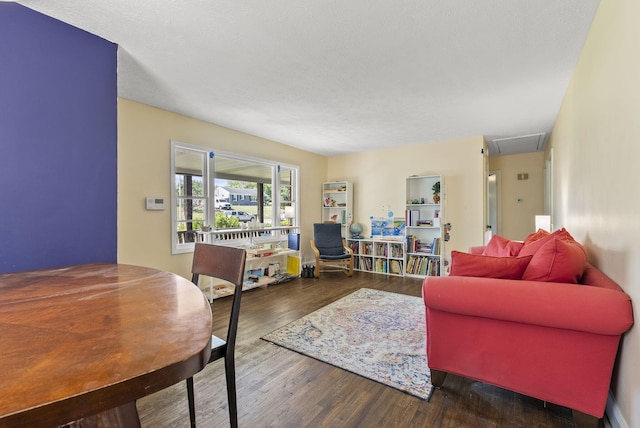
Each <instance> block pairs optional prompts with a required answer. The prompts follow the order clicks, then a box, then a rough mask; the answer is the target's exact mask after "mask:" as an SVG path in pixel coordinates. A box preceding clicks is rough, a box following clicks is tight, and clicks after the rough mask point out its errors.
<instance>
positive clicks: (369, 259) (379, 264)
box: [347, 238, 404, 276]
mask: <svg viewBox="0 0 640 428" xmlns="http://www.w3.org/2000/svg"><path fill="white" fill-rule="evenodd" d="M347 245H349V247H350V248H351V249H352V250H353V257H354V260H353V264H354V267H353V268H354V269H355V270H359V271H363V272H373V273H381V274H386V275H396V276H402V275H403V273H404V242H403V241H402V240H399V239H395V240H391V239H390V240H386V239H378V238H375V239H354V238H348V239H347Z"/></svg>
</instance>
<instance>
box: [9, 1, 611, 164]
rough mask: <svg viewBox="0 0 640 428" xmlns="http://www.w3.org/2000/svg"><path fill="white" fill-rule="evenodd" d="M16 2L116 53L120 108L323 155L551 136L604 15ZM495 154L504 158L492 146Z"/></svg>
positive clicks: (509, 8) (539, 8)
mask: <svg viewBox="0 0 640 428" xmlns="http://www.w3.org/2000/svg"><path fill="white" fill-rule="evenodd" d="M18 3H20V4H23V5H25V6H27V7H30V8H32V9H35V10H38V11H40V12H42V13H45V14H47V15H50V16H52V17H54V18H58V19H60V20H62V21H64V22H67V23H69V24H72V25H74V26H77V27H79V28H82V29H84V30H86V31H89V32H91V33H93V34H96V35H99V36H101V37H103V38H105V39H107V40H110V41H112V42H114V43H117V44H118V45H119V53H118V60H119V63H118V92H119V96H121V97H123V98H127V99H131V100H134V101H138V102H141V103H145V104H149V105H152V106H156V107H159V108H162V109H166V110H169V111H173V112H177V113H181V114H184V115H187V116H191V117H194V118H197V119H201V120H205V121H208V122H211V123H215V124H218V125H222V126H225V127H228V128H232V129H236V130H239V131H242V132H246V133H249V134H252V135H257V136H260V137H264V138H267V139H270V140H275V141H278V142H281V143H284V144H288V145H291V146H294V147H299V148H301V149H305V150H309V151H312V152H316V153H321V154H325V155H335V154H342V153H350V152H359V151H365V150H371V149H376V148H384V147H393V146H400V145H410V144H419V143H430V142H436V141H444V140H451V139H457V138H466V137H470V136H478V135H484V136H485V137H486V138H487V140H488V141H489V142H490V143H491V142H492V140H493V139H498V140H502V139H505V138H512V137H520V136H529V135H532V134H540V133H548V132H549V131H550V130H551V127H552V126H553V122H554V120H555V117H556V114H557V112H558V110H559V107H560V103H561V101H562V98H563V96H564V94H565V91H566V89H567V85H568V82H569V79H570V77H571V74H572V72H573V69H574V68H575V65H576V63H577V61H578V57H579V54H580V51H581V49H582V46H583V44H584V41H585V38H586V35H587V32H588V30H589V27H590V25H591V21H592V19H593V16H594V14H595V11H596V9H597V6H598V1H597V0H536V1H530V0H486V1H471V0H446V1H445V0H406V1H392V0H384V1H382V0H347V1H336V0H325V1H318V0H308V1H300V0H277V1H264V0H243V1H217V0H207V1H203V0H195V1H179V0H155V1H149V0H146V1H131V0H24V1H19V2H18ZM516 140H518V139H516ZM521 140H523V141H526V140H527V139H526V138H523V139H521ZM489 146H490V153H491V154H498V153H497V152H496V147H497V145H496V144H490V145H489ZM510 146H512V145H510ZM529 147H531V144H528V145H527V149H526V150H523V151H530V149H529ZM510 149H511V150H513V147H511V148H510ZM516 152H517V150H516Z"/></svg>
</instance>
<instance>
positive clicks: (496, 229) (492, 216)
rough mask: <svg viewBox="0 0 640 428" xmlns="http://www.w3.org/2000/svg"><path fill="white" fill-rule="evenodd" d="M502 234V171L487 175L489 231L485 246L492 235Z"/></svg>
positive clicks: (487, 230) (487, 231)
mask: <svg viewBox="0 0 640 428" xmlns="http://www.w3.org/2000/svg"><path fill="white" fill-rule="evenodd" d="M499 234H500V171H489V174H487V229H486V233H485V245H486V244H487V243H488V242H489V239H491V236H492V235H499Z"/></svg>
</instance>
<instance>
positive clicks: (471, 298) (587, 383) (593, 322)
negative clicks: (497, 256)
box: [423, 248, 633, 426]
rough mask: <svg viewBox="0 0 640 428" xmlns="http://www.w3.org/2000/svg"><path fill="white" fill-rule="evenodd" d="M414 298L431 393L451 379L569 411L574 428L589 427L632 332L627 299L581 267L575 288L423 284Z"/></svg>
mask: <svg viewBox="0 0 640 428" xmlns="http://www.w3.org/2000/svg"><path fill="white" fill-rule="evenodd" d="M479 250H481V248H480V249H479V248H474V252H476V253H477V252H478V251H479ZM585 254H586V253H585ZM423 299H424V303H425V306H426V330H427V361H428V365H429V368H430V369H431V376H432V383H433V384H434V385H435V386H437V387H441V386H442V385H443V383H444V380H445V377H446V374H447V373H453V374H456V375H460V376H464V377H467V378H471V379H475V380H479V381H482V382H486V383H490V384H493V385H496V386H499V387H502V388H506V389H509V390H512V391H515V392H518V393H521V394H525V395H528V396H531V397H535V398H538V399H540V400H544V401H548V402H551V403H555V404H559V405H562V406H566V407H569V408H571V409H572V410H573V413H574V419H575V421H576V424H577V425H579V426H582V425H585V426H589V425H594V424H595V426H597V423H598V419H599V418H601V417H602V416H603V415H604V410H605V405H606V400H607V395H608V391H609V386H610V381H611V374H612V370H613V366H614V362H615V359H616V354H617V351H618V345H619V342H620V337H621V335H622V334H623V333H624V332H626V331H627V330H628V329H629V328H630V327H631V325H632V324H633V315H632V307H631V301H630V298H629V296H628V295H627V294H625V293H624V292H623V291H622V289H621V288H620V287H619V286H618V285H617V284H616V283H615V282H613V281H612V280H611V279H610V278H609V277H607V276H606V275H604V274H603V273H602V272H600V271H599V270H597V269H596V268H595V267H593V266H592V265H590V264H588V263H587V264H586V266H585V268H584V272H583V273H582V276H581V279H580V281H579V284H571V283H558V282H541V281H528V280H520V279H498V278H487V277H473V276H448V277H428V278H426V279H425V280H424V283H423Z"/></svg>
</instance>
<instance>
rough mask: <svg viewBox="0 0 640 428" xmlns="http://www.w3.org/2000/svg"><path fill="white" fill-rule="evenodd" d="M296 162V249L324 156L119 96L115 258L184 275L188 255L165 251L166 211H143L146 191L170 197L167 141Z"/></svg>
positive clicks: (311, 213)
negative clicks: (298, 222) (298, 225)
mask: <svg viewBox="0 0 640 428" xmlns="http://www.w3.org/2000/svg"><path fill="white" fill-rule="evenodd" d="M172 139H174V140H178V141H181V142H184V143H189V144H195V145H198V146H203V147H211V148H212V149H218V150H223V151H227V152H232V153H239V154H247V155H251V156H256V157H261V158H264V159H270V160H275V161H280V162H283V163H288V164H292V165H299V166H300V169H301V173H300V186H301V189H300V199H301V206H300V208H301V213H302V214H301V225H302V226H303V227H302V230H301V234H302V237H301V239H302V244H303V246H302V251H303V253H305V256H306V255H307V254H309V253H310V252H311V250H310V248H309V244H308V241H309V236H311V234H312V233H313V230H312V227H311V226H310V225H311V224H313V222H314V221H318V220H319V219H320V209H319V206H320V203H319V201H320V198H321V183H322V182H323V181H325V180H326V171H327V158H326V157H325V156H320V155H316V154H313V153H310V152H306V151H302V150H298V149H294V148H292V147H290V146H285V145H283V144H279V143H275V142H273V141H269V140H265V139H262V138H258V137H254V136H251V135H248V134H244V133H242V132H237V131H233V130H230V129H227V128H222V127H220V126H216V125H212V124H210V123H206V122H202V121H198V120H195V119H191V118H188V117H185V116H181V115H179V114H175V113H170V112H167V111H164V110H160V109H157V108H153V107H149V106H147V105H144V104H139V103H135V102H132V101H129V100H125V99H119V100H118V262H119V263H129V264H136V265H142V266H149V267H154V268H158V269H163V270H167V271H171V272H175V273H177V274H179V275H183V276H185V277H190V273H189V272H190V269H191V258H192V254H191V253H187V254H179V255H173V256H172V255H171V210H170V209H169V208H167V209H165V210H164V211H147V210H145V204H144V198H145V197H146V196H164V197H165V198H166V199H167V201H170V200H171V199H170V198H171V194H170V183H171V181H170V169H171V168H170V165H171V164H170V152H171V150H170V141H171V140H172Z"/></svg>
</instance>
